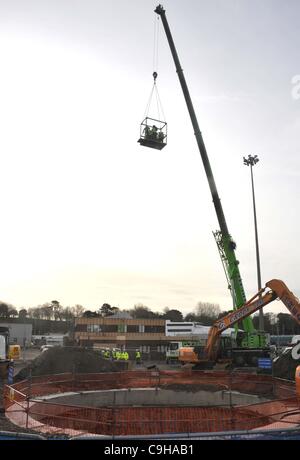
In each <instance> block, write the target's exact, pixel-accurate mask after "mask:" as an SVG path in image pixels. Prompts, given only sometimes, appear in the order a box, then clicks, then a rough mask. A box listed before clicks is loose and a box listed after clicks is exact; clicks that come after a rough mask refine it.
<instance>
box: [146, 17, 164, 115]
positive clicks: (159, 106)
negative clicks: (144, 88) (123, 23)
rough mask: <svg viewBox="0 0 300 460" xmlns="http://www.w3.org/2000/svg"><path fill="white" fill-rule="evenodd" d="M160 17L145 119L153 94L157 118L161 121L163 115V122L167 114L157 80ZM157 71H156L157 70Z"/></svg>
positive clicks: (154, 42)
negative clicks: (151, 83) (151, 84)
mask: <svg viewBox="0 0 300 460" xmlns="http://www.w3.org/2000/svg"><path fill="white" fill-rule="evenodd" d="M159 20H160V18H159V16H158V17H155V18H154V41H153V74H152V76H153V80H154V82H153V86H152V89H151V93H150V97H149V100H148V103H147V106H146V111H145V115H144V118H146V117H148V114H149V110H150V107H151V102H152V100H153V94H155V101H156V109H157V118H158V119H159V120H160V118H161V114H162V117H163V120H165V114H164V111H163V107H162V103H161V100H160V97H159V93H158V89H157V85H156V79H157V75H158V74H157V69H158V37H159ZM155 69H156V70H155Z"/></svg>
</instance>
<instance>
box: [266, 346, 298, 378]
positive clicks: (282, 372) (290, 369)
mask: <svg viewBox="0 0 300 460" xmlns="http://www.w3.org/2000/svg"><path fill="white" fill-rule="evenodd" d="M291 351H292V350H288V352H287V353H285V354H283V355H281V356H279V357H278V358H275V359H274V361H273V375H274V377H278V378H281V379H287V380H292V381H295V372H296V368H297V366H299V364H300V360H295V359H293V357H292V353H291Z"/></svg>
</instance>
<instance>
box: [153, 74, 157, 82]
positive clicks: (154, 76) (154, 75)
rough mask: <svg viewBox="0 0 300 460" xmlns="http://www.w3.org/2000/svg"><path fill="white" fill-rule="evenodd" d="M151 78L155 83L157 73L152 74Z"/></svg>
mask: <svg viewBox="0 0 300 460" xmlns="http://www.w3.org/2000/svg"><path fill="white" fill-rule="evenodd" d="M152 75H153V78H154V83H155V80H156V79H157V72H153V74H152Z"/></svg>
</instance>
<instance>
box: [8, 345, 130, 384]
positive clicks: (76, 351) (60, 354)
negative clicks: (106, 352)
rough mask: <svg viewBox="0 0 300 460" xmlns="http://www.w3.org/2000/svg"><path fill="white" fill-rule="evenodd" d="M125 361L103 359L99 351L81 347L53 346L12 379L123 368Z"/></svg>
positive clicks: (120, 369) (112, 370) (116, 370)
mask: <svg viewBox="0 0 300 460" xmlns="http://www.w3.org/2000/svg"><path fill="white" fill-rule="evenodd" d="M125 366H126V363H124V362H112V361H109V360H106V359H103V358H102V356H101V354H100V352H99V351H95V350H90V349H86V348H82V347H53V348H50V349H49V350H47V351H44V352H43V353H41V355H40V356H38V357H37V358H35V359H34V360H33V361H32V362H31V363H30V364H28V365H27V366H26V367H24V368H23V369H22V370H21V371H20V372H19V373H18V374H17V375H16V376H15V379H14V381H15V382H18V381H20V380H24V379H26V378H28V377H29V376H30V371H31V375H32V376H36V375H50V374H63V373H65V372H76V373H97V372H119V371H122V370H125Z"/></svg>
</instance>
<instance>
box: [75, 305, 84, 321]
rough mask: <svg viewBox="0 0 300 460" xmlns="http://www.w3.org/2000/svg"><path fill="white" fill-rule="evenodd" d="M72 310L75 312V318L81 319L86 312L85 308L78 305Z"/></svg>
mask: <svg viewBox="0 0 300 460" xmlns="http://www.w3.org/2000/svg"><path fill="white" fill-rule="evenodd" d="M72 310H73V314H74V316H75V318H79V317H80V316H82V314H83V312H84V308H83V306H82V305H78V304H76V305H75V306H74V307H72Z"/></svg>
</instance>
